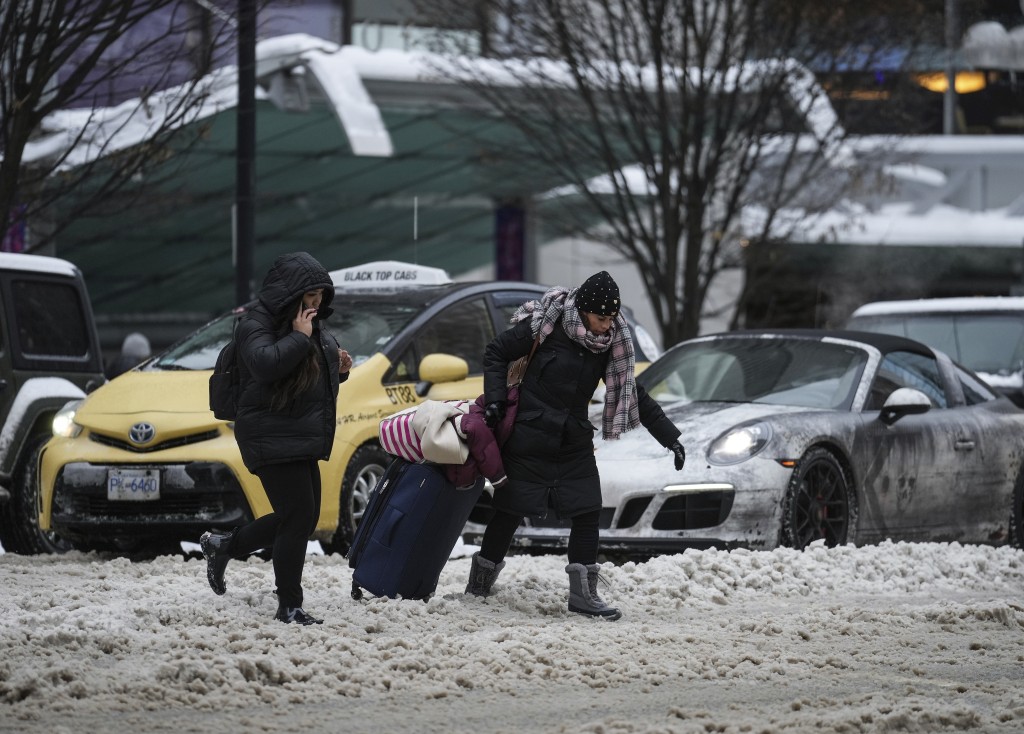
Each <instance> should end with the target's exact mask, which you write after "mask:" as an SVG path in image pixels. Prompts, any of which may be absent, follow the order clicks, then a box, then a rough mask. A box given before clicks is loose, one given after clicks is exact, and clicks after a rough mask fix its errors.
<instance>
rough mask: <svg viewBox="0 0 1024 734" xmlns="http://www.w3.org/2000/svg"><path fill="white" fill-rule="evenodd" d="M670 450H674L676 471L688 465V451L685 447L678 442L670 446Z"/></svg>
mask: <svg viewBox="0 0 1024 734" xmlns="http://www.w3.org/2000/svg"><path fill="white" fill-rule="evenodd" d="M669 448H670V449H672V453H673V454H675V459H676V471H680V470H681V469H682V468H683V464H685V463H686V451H685V450H684V449H683V445H682V444H681V443H679V442H678V441H676V442H675V443H674V444H672V445H671V446H669Z"/></svg>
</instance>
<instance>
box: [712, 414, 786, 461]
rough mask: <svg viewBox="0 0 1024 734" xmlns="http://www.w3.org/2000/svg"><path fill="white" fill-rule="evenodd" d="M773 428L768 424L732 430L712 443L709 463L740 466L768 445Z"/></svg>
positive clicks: (753, 424)
mask: <svg viewBox="0 0 1024 734" xmlns="http://www.w3.org/2000/svg"><path fill="white" fill-rule="evenodd" d="M771 437H772V427H771V426H769V425H768V424H767V423H760V422H758V423H748V424H746V425H742V426H736V427H735V428H730V429H729V430H728V431H726V432H725V433H723V434H722V435H721V436H719V437H718V438H716V439H715V440H714V441H712V442H711V447H710V448H709V449H708V461H710V462H711V463H712V464H738V463H739V462H741V461H746V460H747V459H749V458H750V457H752V456H755V455H756V454H757V453H758V452H759V451H761V449H763V448H764V447H765V446H767V445H768V441H770V440H771Z"/></svg>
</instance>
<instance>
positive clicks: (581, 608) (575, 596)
mask: <svg viewBox="0 0 1024 734" xmlns="http://www.w3.org/2000/svg"><path fill="white" fill-rule="evenodd" d="M600 569H601V566H600V565H598V564H596V563H591V564H590V565H587V566H584V565H583V564H582V563H570V564H569V565H568V566H566V567H565V572H566V573H567V574H569V611H570V612H576V613H577V614H586V615H589V616H591V617H600V618H601V619H607V620H609V621H613V620H616V619H618V618H619V617H621V616H622V612H620V611H619V610H618V609H615V608H614V607H610V606H608V605H607V604H605V603H604V601H603V600H602V599H601V597H599V596H598V595H597V582H598V580H599V579H601V574H600V573H598V571H600ZM602 580H603V579H602Z"/></svg>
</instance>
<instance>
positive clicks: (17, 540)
mask: <svg viewBox="0 0 1024 734" xmlns="http://www.w3.org/2000/svg"><path fill="white" fill-rule="evenodd" d="M49 438H50V437H49V436H45V435H43V436H35V437H32V438H30V439H29V443H28V445H27V447H26V450H25V452H24V454H23V455H22V457H21V459H20V460H19V462H18V466H17V468H16V469H15V471H14V486H13V489H12V491H11V499H10V501H9V502H8V503H7V504H6V505H2V506H0V542H2V543H3V546H4V550H6V551H9V552H11V553H20V554H22V555H35V554H38V553H65V552H67V551H69V550H71V549H72V546H71V543H69V542H68V541H66V540H64V539H63V538H61V537H60V536H59V535H57V533H55V532H53V531H52V530H43V529H41V528H40V527H39V461H38V459H39V449H41V448H42V447H43V444H45V443H46V442H47V441H48V440H49Z"/></svg>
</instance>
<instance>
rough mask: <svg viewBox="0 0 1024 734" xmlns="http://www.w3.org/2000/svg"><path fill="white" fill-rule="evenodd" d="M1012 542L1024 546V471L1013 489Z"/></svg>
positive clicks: (1018, 546)
mask: <svg viewBox="0 0 1024 734" xmlns="http://www.w3.org/2000/svg"><path fill="white" fill-rule="evenodd" d="M1010 544H1011V545H1013V546H1014V547H1016V548H1024V471H1022V472H1021V473H1020V476H1019V477H1017V486H1016V487H1014V489H1013V512H1012V513H1011V515H1010Z"/></svg>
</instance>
